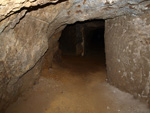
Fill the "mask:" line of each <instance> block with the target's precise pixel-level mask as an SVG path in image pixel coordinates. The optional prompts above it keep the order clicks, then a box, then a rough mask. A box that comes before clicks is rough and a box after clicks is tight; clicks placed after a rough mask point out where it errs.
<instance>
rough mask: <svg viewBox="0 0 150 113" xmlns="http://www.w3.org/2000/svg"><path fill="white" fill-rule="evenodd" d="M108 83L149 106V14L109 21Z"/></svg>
mask: <svg viewBox="0 0 150 113" xmlns="http://www.w3.org/2000/svg"><path fill="white" fill-rule="evenodd" d="M105 28H106V30H105V45H106V62H107V75H108V81H109V83H111V84H113V85H115V86H117V87H118V88H119V89H122V90H123V91H127V92H129V93H131V94H133V95H134V96H135V97H139V98H142V99H144V100H146V101H148V102H149V104H150V32H149V30H150V15H149V14H144V15H141V16H122V17H117V18H114V19H109V20H106V24H105Z"/></svg>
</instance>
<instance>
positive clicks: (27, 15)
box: [0, 0, 150, 109]
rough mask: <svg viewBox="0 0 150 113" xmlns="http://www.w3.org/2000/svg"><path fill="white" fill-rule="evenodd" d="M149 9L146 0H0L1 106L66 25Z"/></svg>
mask: <svg viewBox="0 0 150 113" xmlns="http://www.w3.org/2000/svg"><path fill="white" fill-rule="evenodd" d="M149 9H150V1H149V0H94V1H93V0H68V1H65V0H59V1H57V0H1V1H0V104H1V108H2V107H3V106H4V103H6V102H7V103H8V100H9V99H10V97H11V96H8V95H11V94H12V92H18V89H16V88H15V89H14V87H15V85H16V84H18V83H17V81H20V80H21V79H22V78H23V76H25V75H24V74H25V73H26V72H27V71H29V70H30V69H31V68H33V67H34V66H35V64H36V63H37V62H38V61H39V59H40V58H41V57H42V56H43V55H44V54H45V52H46V51H47V49H48V45H49V44H48V40H49V39H50V38H51V37H52V36H53V34H54V33H56V32H59V31H61V30H62V29H63V28H64V27H65V25H66V24H71V23H74V22H76V21H84V20H88V19H107V18H114V17H116V16H120V15H124V14H131V15H138V14H143V13H147V12H148V11H149ZM147 21H148V20H147ZM144 30H145V29H144ZM143 51H144V50H143ZM147 84H148V82H147ZM10 86H11V87H10ZM12 95H13V94H12ZM1 108H0V109H1Z"/></svg>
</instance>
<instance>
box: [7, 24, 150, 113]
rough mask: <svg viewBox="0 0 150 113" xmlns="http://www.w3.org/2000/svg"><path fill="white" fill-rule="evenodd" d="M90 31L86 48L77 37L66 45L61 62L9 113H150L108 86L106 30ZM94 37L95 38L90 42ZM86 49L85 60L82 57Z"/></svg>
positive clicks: (122, 93)
mask: <svg viewBox="0 0 150 113" xmlns="http://www.w3.org/2000/svg"><path fill="white" fill-rule="evenodd" d="M79 26H80V25H77V27H79ZM80 27H81V29H76V31H80V30H81V31H82V26H80ZM80 27H79V28H80ZM69 30H70V28H69ZM72 30H73V29H72ZM88 30H89V31H92V33H89V34H87V38H85V37H86V36H85V37H84V40H85V41H84V46H83V45H82V44H83V40H81V39H80V37H78V36H75V37H78V39H77V40H75V39H74V40H73V41H74V42H76V43H74V45H73V44H70V43H69V42H68V44H69V45H66V43H65V41H63V44H64V45H65V48H63V47H62V49H64V51H63V50H62V52H65V53H62V54H63V55H62V57H61V59H59V61H57V60H55V61H54V63H53V66H52V68H50V69H47V68H45V69H44V70H43V71H42V76H41V78H40V80H39V82H38V83H37V84H35V85H34V86H33V88H31V89H30V90H28V91H26V92H24V94H23V95H22V96H21V97H20V98H19V99H18V100H17V101H16V102H15V103H14V104H12V105H11V106H9V108H8V109H7V111H6V113H149V112H150V111H149V109H148V107H147V106H146V105H145V104H144V103H142V102H140V101H139V100H136V99H134V98H133V96H132V95H130V94H128V93H125V92H122V91H120V90H118V89H117V88H115V87H113V86H111V85H109V84H108V83H107V78H106V64H105V52H104V51H105V50H104V36H103V35H104V28H103V27H102V28H100V29H95V27H92V28H91V29H86V28H85V30H84V32H85V31H88ZM69 32H71V30H70V31H69ZM80 33H83V31H82V32H80ZM80 33H79V34H80ZM99 33H100V34H99ZM70 34H71V33H70ZM71 35H72V34H71ZM79 36H81V35H79ZM91 36H93V37H92V38H90V37H91ZM65 38H66V37H65ZM81 38H82V37H81ZM66 39H67V38H66ZM67 41H68V40H67ZM70 41H72V39H70ZM63 44H62V45H63ZM80 44H81V45H80ZM60 45H61V44H60ZM76 45H77V47H79V48H77V50H78V49H79V50H80V49H81V52H76V47H73V46H76ZM67 47H70V48H69V51H71V53H70V54H69V55H68V54H67V55H66V52H69V51H68V50H67ZM83 48H84V49H85V51H84V52H85V53H84V56H82V55H81V53H82V52H83V51H82V50H83ZM72 49H74V51H72ZM76 53H77V54H76Z"/></svg>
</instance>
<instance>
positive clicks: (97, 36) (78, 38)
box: [59, 20, 105, 57]
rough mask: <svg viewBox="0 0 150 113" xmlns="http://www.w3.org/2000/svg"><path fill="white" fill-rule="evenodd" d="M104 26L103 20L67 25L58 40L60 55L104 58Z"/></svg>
mask: <svg viewBox="0 0 150 113" xmlns="http://www.w3.org/2000/svg"><path fill="white" fill-rule="evenodd" d="M104 24H105V21H104V20H92V21H86V22H77V23H75V24H72V25H68V26H67V27H66V28H65V29H64V30H63V32H62V36H61V38H60V40H59V42H60V46H59V47H60V50H61V52H62V55H75V56H88V55H100V54H101V55H103V56H104V57H105V55H104V54H105V52H104V50H105V49H104V48H105V46H104V29H105V25H104Z"/></svg>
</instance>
